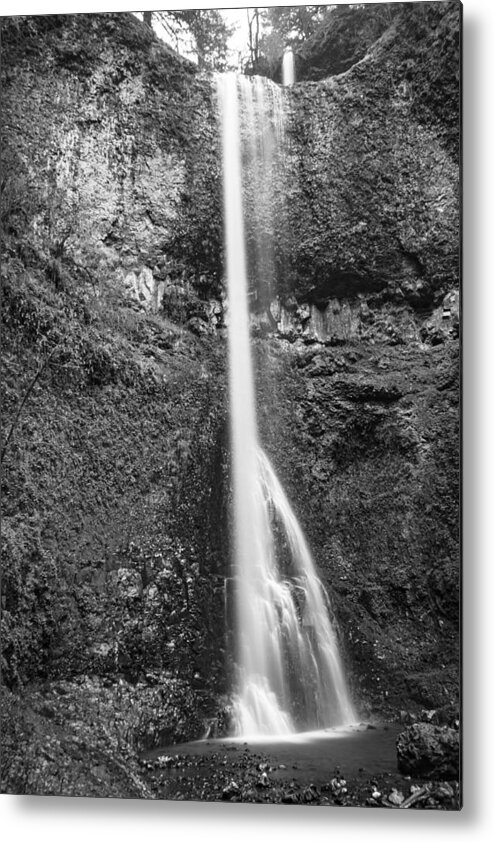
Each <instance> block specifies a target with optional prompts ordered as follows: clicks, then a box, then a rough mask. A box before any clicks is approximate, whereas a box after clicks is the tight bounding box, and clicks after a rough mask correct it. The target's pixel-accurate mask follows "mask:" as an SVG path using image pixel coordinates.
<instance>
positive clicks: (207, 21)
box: [143, 9, 232, 71]
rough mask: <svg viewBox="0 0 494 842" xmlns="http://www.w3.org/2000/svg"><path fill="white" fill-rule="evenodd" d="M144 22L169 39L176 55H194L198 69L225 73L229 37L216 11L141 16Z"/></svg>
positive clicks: (188, 10) (223, 20) (200, 10)
mask: <svg viewBox="0 0 494 842" xmlns="http://www.w3.org/2000/svg"><path fill="white" fill-rule="evenodd" d="M143 20H144V22H145V23H146V24H147V25H148V26H150V27H152V26H153V22H154V24H156V26H157V28H158V29H159V28H160V27H161V28H162V30H163V31H164V33H166V35H167V36H168V38H170V39H171V42H172V44H173V46H174V47H175V48H176V50H177V52H179V53H182V54H184V55H186V56H190V55H195V56H196V57H197V63H198V65H199V67H200V68H202V69H208V70H219V71H221V70H225V69H226V67H227V51H228V38H229V37H230V35H231V33H232V29H231V27H229V26H228V25H227V23H226V21H225V19H224V18H223V16H222V14H221V12H220V11H219V10H218V9H178V10H169V11H162V12H143Z"/></svg>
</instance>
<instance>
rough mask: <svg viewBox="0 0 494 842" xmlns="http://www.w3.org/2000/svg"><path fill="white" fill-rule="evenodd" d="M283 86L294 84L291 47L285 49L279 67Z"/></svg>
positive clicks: (293, 61)
mask: <svg viewBox="0 0 494 842" xmlns="http://www.w3.org/2000/svg"><path fill="white" fill-rule="evenodd" d="M281 72H282V78H283V85H284V86H287V85H293V83H294V82H295V59H294V56H293V50H292V48H291V47H287V48H286V50H285V52H284V53H283V63H282V66H281Z"/></svg>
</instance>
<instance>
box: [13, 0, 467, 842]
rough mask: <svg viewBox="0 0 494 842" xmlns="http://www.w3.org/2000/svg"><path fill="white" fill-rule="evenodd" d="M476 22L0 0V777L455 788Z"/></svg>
mask: <svg viewBox="0 0 494 842" xmlns="http://www.w3.org/2000/svg"><path fill="white" fill-rule="evenodd" d="M178 5H179V6H180V4H178ZM462 18H463V7H462V4H461V3H460V2H457V0H431V1H430V2H428V1H427V2H390V3H387V2H382V3H381V2H377V3H351V4H346V3H335V4H331V5H323V6H310V5H306V4H304V5H298V6H295V5H293V6H278V5H273V6H267V7H235V8H234V7H232V8H220V7H218V8H208V7H205V6H204V5H203V6H201V8H190V7H187V8H186V7H185V4H184V6H183V7H182V8H177V9H172V8H169V9H164V10H152V9H149V10H147V11H143V12H139V11H136V12H134V11H128V10H122V11H118V10H116V11H108V10H107V9H106V8H105V7H104V6H101V10H100V11H90V12H89V11H81V12H75V11H72V10H71V9H70V8H69V7H68V6H67V11H63V10H60V9H57V11H56V12H54V13H53V12H47V13H44V12H43V7H42V6H40V7H39V12H38V11H36V12H34V13H32V14H23V13H22V10H21V12H20V13H19V14H17V13H16V12H15V11H14V12H12V13H9V14H5V13H3V12H2V16H1V17H0V39H1V42H0V51H1V52H0V55H1V115H2V120H1V179H0V181H1V228H2V244H1V245H2V255H1V286H2V305H1V316H2V336H1V339H2V345H1V349H2V350H1V354H2V372H1V402H2V437H1V472H2V501H1V507H2V524H1V527H2V569H1V576H2V596H1V619H2V661H1V672H2V695H1V714H2V753H1V787H0V790H1V792H2V793H3V794H4V795H8V796H64V797H74V796H78V797H79V798H83V799H86V800H87V799H119V800H129V799H132V800H133V801H136V800H138V801H164V802H177V801H181V802H194V803H197V802H199V803H201V804H204V803H211V802H217V803H218V809H217V812H216V813H215V816H216V820H217V821H218V822H220V821H221V817H220V816H221V810H225V811H228V815H229V816H230V817H231V818H230V821H235V810H236V809H237V808H236V806H235V805H245V804H247V805H251V809H252V811H254V812H255V811H258V812H259V811H261V813H262V809H263V808H262V805H271V806H273V805H275V806H276V808H277V812H279V813H280V815H282V816H283V819H284V820H286V816H285V814H289V817H290V815H291V811H293V813H294V814H296V815H299V813H300V811H303V812H304V814H305V815H306V814H310V813H311V812H313V811H314V808H316V807H321V806H325V807H330V808H332V809H331V810H330V811H329V812H327V811H319V819H318V821H319V822H327V826H328V831H329V828H330V827H331V822H332V820H333V815H334V814H335V813H338V814H340V813H341V812H346V811H348V812H349V813H350V811H351V808H360V812H362V809H363V810H364V811H365V813H368V814H369V815H370V814H371V813H372V814H373V813H375V812H377V811H379V812H381V813H383V812H384V813H386V814H391V813H392V811H395V813H397V814H398V812H399V811H401V813H403V812H406V813H407V814H408V815H409V814H410V813H414V814H415V813H420V812H421V813H424V812H429V813H431V812H432V813H438V812H441V811H442V812H450V813H451V812H455V811H456V812H458V811H460V810H461V809H462V805H463V796H462V749H463V740H462V735H463V728H462V726H463V722H462V712H463V711H462V697H463V693H462V683H463V682H462V633H463V623H462V610H461V605H462V553H461V478H462V470H461V397H462V389H461V368H462V339H461V336H462V298H463V280H462V143H461V128H462V28H463V20H462ZM87 803H88V804H90V803H92V802H90V801H88V802H87ZM342 808H344V810H343V811H342ZM238 809H241V808H238ZM141 815H143V814H142V813H141ZM266 815H267V814H266ZM269 815H272V814H271V813H269ZM400 815H401V814H400ZM273 820H274V819H273ZM288 820H289V819H288ZM403 821H404V823H406V820H405V819H403ZM393 826H394V828H395V829H398V832H399V824H398V823H397V822H395V824H394V825H393ZM422 826H423V827H424V828H425V825H422ZM300 827H302V826H301V825H300ZM184 838H186V837H184ZM261 838H262V837H261ZM265 838H268V836H267V835H266V837H265Z"/></svg>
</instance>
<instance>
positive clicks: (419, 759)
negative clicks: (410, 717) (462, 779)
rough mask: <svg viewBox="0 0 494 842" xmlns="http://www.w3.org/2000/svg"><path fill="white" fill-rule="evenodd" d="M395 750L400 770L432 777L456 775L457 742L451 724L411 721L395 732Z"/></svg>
mask: <svg viewBox="0 0 494 842" xmlns="http://www.w3.org/2000/svg"><path fill="white" fill-rule="evenodd" d="M396 750H397V754H398V769H399V771H400V772H402V773H403V774H406V775H414V776H416V777H419V778H427V779H431V780H449V779H453V778H454V779H457V778H458V774H459V765H460V743H459V733H458V731H455V730H454V729H453V728H448V727H446V726H439V725H429V724H428V723H424V722H420V723H416V724H414V725H410V726H409V727H408V728H406V729H405V730H404V731H402V732H401V734H399V735H398V738H397V740H396Z"/></svg>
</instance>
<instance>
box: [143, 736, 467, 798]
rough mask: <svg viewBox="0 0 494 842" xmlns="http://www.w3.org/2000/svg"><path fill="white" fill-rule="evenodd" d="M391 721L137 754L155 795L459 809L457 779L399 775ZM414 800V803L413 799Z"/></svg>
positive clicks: (178, 746) (192, 743)
mask: <svg viewBox="0 0 494 842" xmlns="http://www.w3.org/2000/svg"><path fill="white" fill-rule="evenodd" d="M402 730H403V726H401V725H398V724H396V723H389V724H388V723H376V724H374V723H364V722H363V723H361V724H359V725H355V726H350V727H346V728H335V729H326V730H323V731H311V732H305V733H299V734H293V735H290V736H289V737H284V738H269V737H264V738H253V739H250V740H249V739H246V738H241V737H239V738H235V739H228V738H226V739H218V740H198V741H196V742H191V743H183V744H180V745H172V746H165V747H163V748H159V749H153V750H151V751H147V752H145V753H143V754H142V757H141V762H142V764H143V766H144V768H145V770H146V772H147V775H148V777H149V780H150V783H151V787H152V789H153V792H154V793H155V795H156V797H157V798H162V799H170V800H184V801H185V800H187V801H194V800H197V801H199V800H200V801H232V802H243V803H264V804H311V805H314V806H316V805H320V806H333V805H334V806H347V807H349V806H355V807H357V806H361V807H363V806H373V807H387V808H398V807H399V806H400V804H405V806H408V805H407V804H406V802H407V800H408V801H409V802H410V799H412V802H411V804H410V806H412V807H414V808H415V809H416V808H425V809H430V808H432V807H433V808H434V809H445V810H456V809H459V793H458V787H457V785H456V784H452V783H448V782H441V783H439V782H433V783H431V782H427V781H423V780H421V779H417V780H415V779H411V778H410V777H409V776H405V775H402V774H400V773H399V771H398V767H397V757H396V738H397V736H398V734H399V733H400V731H402ZM413 799H415V800H413Z"/></svg>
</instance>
